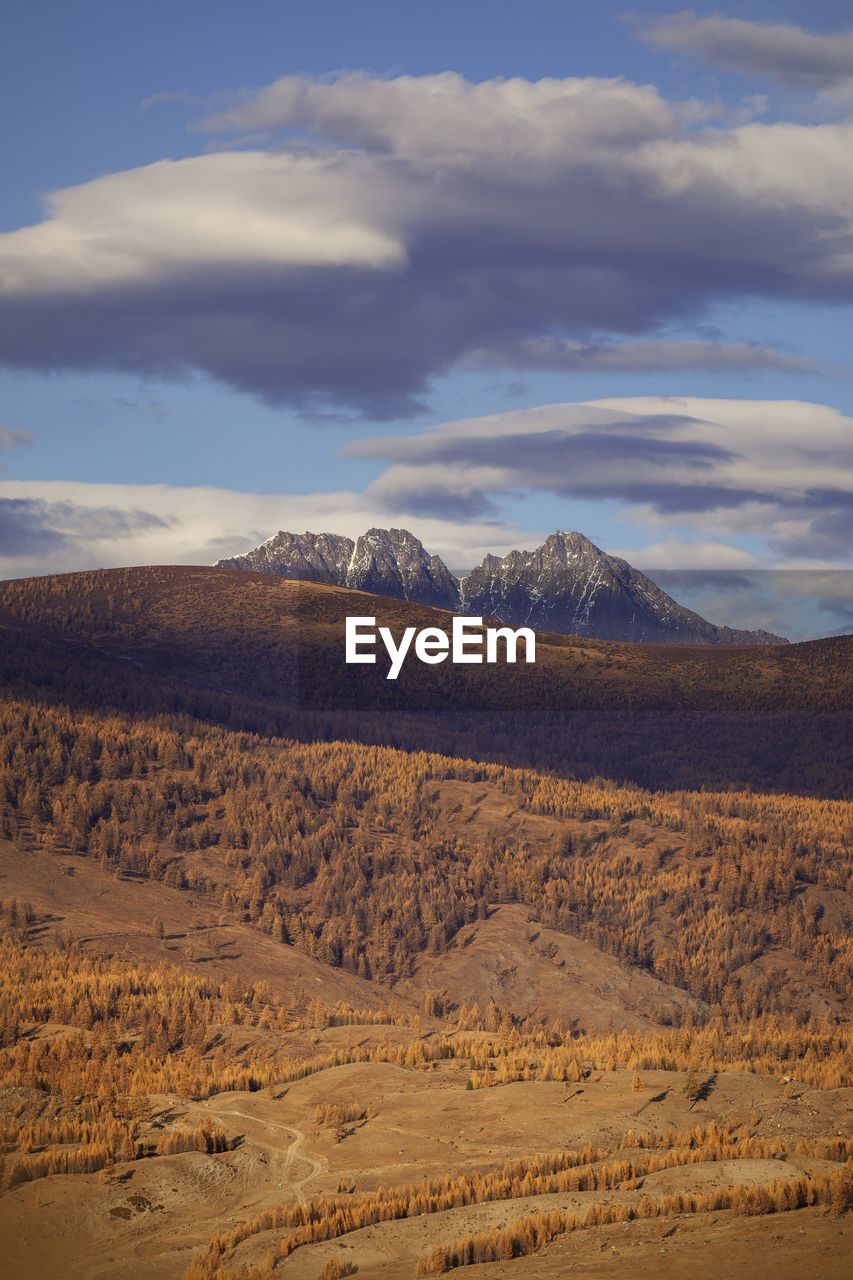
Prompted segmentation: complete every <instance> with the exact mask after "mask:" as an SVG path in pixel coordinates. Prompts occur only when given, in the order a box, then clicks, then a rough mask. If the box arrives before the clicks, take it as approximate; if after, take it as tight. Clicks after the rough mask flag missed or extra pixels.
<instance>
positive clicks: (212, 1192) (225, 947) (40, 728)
mask: <svg viewBox="0 0 853 1280" xmlns="http://www.w3.org/2000/svg"><path fill="white" fill-rule="evenodd" d="M0 608H2V613H0V626H2V631H0V637H2V646H0V676H2V696H0V923H2V930H0V934H1V935H2V936H0V961H2V966H3V983H2V987H0V1141H2V1144H3V1150H2V1167H0V1232H2V1233H3V1234H4V1238H8V1239H10V1240H12V1245H11V1248H10V1250H9V1252H8V1254H7V1261H8V1264H9V1266H10V1267H11V1274H12V1275H14V1276H15V1278H16V1280H36V1278H38V1280H42V1277H53V1276H57V1277H58V1276H59V1275H62V1276H63V1280H65V1278H66V1277H70V1280H93V1278H96V1277H103V1278H104V1280H136V1277H138V1276H139V1275H144V1276H145V1277H146V1280H147V1277H148V1276H150V1277H152V1280H238V1277H239V1280H272V1278H273V1277H278V1278H282V1277H283V1278H284V1280H287V1277H293V1280H314V1278H315V1277H316V1278H317V1280H320V1277H323V1280H339V1278H340V1277H341V1276H343V1275H347V1274H353V1272H352V1271H351V1270H350V1271H347V1269H346V1268H347V1267H348V1266H350V1267H351V1266H355V1267H357V1268H358V1271H359V1274H361V1275H364V1276H365V1277H373V1276H376V1277H385V1278H386V1280H403V1277H406V1280H408V1278H409V1277H412V1276H414V1275H415V1274H421V1275H423V1274H427V1275H432V1274H438V1273H440V1272H442V1271H446V1270H453V1269H456V1268H457V1267H460V1266H473V1265H476V1266H477V1270H476V1271H475V1272H474V1273H473V1274H474V1275H475V1276H483V1277H490V1276H497V1275H498V1274H501V1273H502V1269H503V1274H505V1275H509V1276H513V1275H515V1276H518V1280H538V1277H540V1276H544V1275H550V1274H570V1273H571V1272H572V1270H574V1271H578V1270H580V1271H581V1272H582V1273H583V1274H591V1275H592V1274H600V1275H601V1276H603V1277H604V1276H606V1277H610V1278H612V1280H617V1278H618V1280H622V1278H623V1277H624V1280H628V1277H629V1276H631V1277H633V1276H634V1275H649V1277H651V1275H652V1274H655V1275H656V1274H658V1272H656V1271H655V1266H656V1265H657V1264H658V1262H659V1261H660V1259H661V1257H665V1258H666V1262H667V1266H668V1267H671V1268H673V1269H675V1268H678V1267H689V1268H690V1269H691V1271H695V1273H696V1274H697V1275H705V1274H708V1271H707V1268H706V1261H707V1259H706V1258H705V1257H704V1255H702V1256H701V1257H700V1256H699V1254H700V1252H701V1250H700V1246H699V1244H698V1241H699V1240H700V1239H701V1240H703V1241H705V1242H706V1243H705V1244H704V1245H703V1246H702V1248H704V1250H705V1251H706V1252H707V1250H708V1249H709V1248H712V1247H713V1248H717V1247H719V1248H721V1249H725V1250H726V1253H727V1258H728V1259H729V1260H730V1261H731V1265H732V1268H734V1269H735V1270H737V1268H740V1271H741V1272H743V1270H744V1268H745V1267H747V1266H748V1267H749V1268H750V1270H749V1274H750V1275H756V1276H759V1277H761V1278H762V1280H763V1278H764V1277H766V1280H771V1277H772V1280H794V1277H795V1276H796V1275H798V1274H800V1272H801V1269H802V1268H803V1267H809V1266H811V1267H813V1268H818V1267H820V1268H822V1269H821V1270H820V1271H819V1274H821V1275H826V1276H828V1277H830V1280H835V1277H836V1276H838V1277H839V1280H840V1276H841V1275H842V1274H843V1271H842V1269H841V1268H840V1267H839V1266H838V1265H836V1260H838V1261H839V1262H840V1259H841V1258H842V1257H843V1256H844V1252H845V1247H846V1242H847V1241H848V1240H849V1232H850V1226H849V1222H850V1215H849V1214H846V1215H845V1214H844V1210H845V1207H846V1206H847V1205H848V1204H850V1203H851V1202H853V1183H851V1171H853V1165H851V1164H850V1157H851V1155H853V1147H851V1144H850V1141H849V1138H848V1136H847V1135H848V1130H849V1120H850V1114H851V1097H853V1090H851V1085H853V1078H851V1074H850V1061H851V1058H850V1039H849V1027H850V1023H849V1017H850V1007H849V991H850V986H851V978H853V938H851V932H852V931H851V921H853V891H851V878H850V832H851V806H850V804H849V803H848V802H847V801H845V800H844V799H843V798H840V797H842V796H843V795H844V793H845V791H846V790H847V788H848V787H849V782H850V771H849V767H848V765H847V762H846V757H845V755H844V749H845V746H846V730H845V725H847V727H848V728H849V710H850V668H849V652H850V651H849V645H848V642H845V641H829V642H822V643H818V644H811V645H794V646H790V647H786V648H784V649H779V648H773V649H762V648H760V647H759V648H755V647H753V648H749V649H739V648H730V649H725V650H724V649H721V648H719V647H714V648H708V649H699V648H696V647H688V646H684V647H683V648H682V647H673V646H653V645H649V646H631V645H616V644H610V643H607V642H604V641H587V640H584V641H578V640H571V639H568V638H566V637H560V636H543V637H540V644H539V660H538V662H537V665H536V667H535V668H527V667H517V668H515V669H513V668H504V667H501V668H493V669H491V670H490V671H489V673H488V678H486V673H485V672H484V671H483V670H480V671H477V670H476V669H473V668H468V669H466V668H458V669H448V668H435V667H434V668H430V669H426V668H423V669H419V667H412V668H411V669H406V670H405V671H404V673H403V675H401V677H400V680H399V681H398V682H396V683H395V682H392V681H388V680H386V679H385V676H384V672H383V671H382V670H380V669H375V670H374V669H371V668H361V669H355V671H354V670H353V669H347V668H346V667H344V666H343V663H342V655H343V643H342V640H343V637H342V620H343V618H344V616H346V614H347V613H348V612H358V613H375V615H376V616H377V618H378V619H380V620H382V621H384V622H386V623H387V624H388V625H389V626H391V627H392V628H393V629H394V630H395V632H398V631H399V629H400V627H402V626H404V625H427V624H429V623H436V622H438V623H439V624H440V623H441V622H442V621H445V624H446V619H447V615H445V614H442V613H440V612H438V611H435V610H432V609H429V608H426V607H424V606H419V605H413V604H411V603H407V602H403V601H395V600H389V599H387V598H383V597H371V596H368V595H365V594H363V593H357V592H353V591H349V590H346V589H342V588H338V587H332V586H316V585H309V584H299V583H294V582H289V581H286V580H281V579H276V578H273V577H270V576H268V575H261V574H258V575H255V574H247V573H243V572H237V571H229V570H216V569H169V568H159V569H149V570H121V571H112V572H103V573H93V574H79V575H69V576H67V577H55V578H43V579H34V580H30V581H26V582H13V583H6V584H2V587H0ZM354 674H357V676H358V679H356V680H354V681H353V683H352V685H351V686H350V685H348V684H347V680H348V678H349V677H350V676H352V675H354ZM504 677H506V679H504ZM697 728H698V730H699V733H700V735H701V736H700V737H697ZM543 737H544V738H545V739H547V741H544V742H543V741H542V739H543ZM727 740H732V745H731V747H730V748H729V749H727V750H725V751H720V749H719V748H720V746H721V745H724V744H725V743H726V742H727ZM640 744H642V747H641V745H640ZM540 760H545V761H547V762H548V766H547V767H545V768H543V767H541V765H540V764H539V763H538V762H539V761H540ZM622 762H627V764H625V765H623V763H622ZM641 771H644V772H645V773H646V774H647V775H652V774H653V775H654V776H655V777H657V779H658V782H657V784H656V785H654V786H649V785H646V786H640V785H638V783H637V782H636V781H635V780H632V778H631V773H632V772H634V773H639V772H641ZM715 771H716V772H715ZM714 776H722V777H725V779H726V782H725V785H724V786H722V787H720V788H719V789H715V787H714V786H713V785H711V784H710V781H709V780H710V779H712V778H713V777H714ZM762 776H763V777H765V778H768V779H770V780H771V783H772V788H771V789H768V790H765V791H762V790H761V789H760V788H757V787H756V786H755V781H756V779H760V778H761V777H762ZM744 779H746V780H748V781H749V783H750V785H749V786H745V785H743V781H744ZM685 780H687V781H685ZM797 782H799V784H800V785H799V786H798V785H796V784H797ZM784 783H789V784H790V783H794V785H787V786H786V785H783V784H784ZM809 790H810V791H811V794H807V791H809ZM771 1212H772V1213H773V1214H774V1226H773V1234H774V1237H776V1236H778V1239H779V1241H781V1242H783V1244H784V1249H783V1248H782V1245H781V1244H780V1247H779V1249H777V1248H776V1247H775V1245H772V1244H771V1245H768V1246H767V1247H766V1248H765V1249H764V1250H763V1252H762V1257H761V1260H760V1263H758V1264H757V1263H756V1259H755V1250H756V1242H757V1240H759V1239H760V1238H761V1237H760V1236H759V1234H758V1233H757V1230H756V1225H755V1215H763V1214H767V1213H771ZM777 1222H778V1224H779V1225H778V1226H777ZM602 1246H604V1248H602ZM664 1250H665V1251H666V1252H665V1254H664V1253H663V1252H662V1251H664ZM703 1268H706V1269H705V1270H703ZM785 1268H787V1270H786V1269H785ZM672 1274H678V1272H677V1270H673V1271H672ZM709 1280H710V1276H709Z"/></svg>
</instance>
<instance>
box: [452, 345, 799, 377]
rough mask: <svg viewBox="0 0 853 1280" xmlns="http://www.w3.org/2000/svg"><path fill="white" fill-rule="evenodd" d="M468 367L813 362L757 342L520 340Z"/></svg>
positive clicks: (655, 368)
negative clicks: (475, 365)
mask: <svg viewBox="0 0 853 1280" xmlns="http://www.w3.org/2000/svg"><path fill="white" fill-rule="evenodd" d="M468 359H469V362H470V363H472V364H482V365H499V366H502V367H504V368H513V369H542V370H546V369H554V370H564V371H565V372H573V373H575V372H576V373H654V372H661V373H663V372H678V371H680V370H691V371H697V372H698V371H703V372H710V373H734V372H739V373H745V372H749V371H751V370H760V369H778V370H779V371H781V372H783V373H790V374H807V373H813V372H814V371H815V370H816V368H817V361H816V360H813V359H811V358H810V357H808V356H802V355H797V354H795V353H793V352H786V351H779V350H777V349H775V348H773V347H768V346H765V345H763V344H762V343H760V342H720V341H716V340H711V341H708V340H705V339H695V338H688V339H654V338H650V339H646V340H643V341H626V342H613V341H609V340H607V339H598V338H596V339H586V340H582V339H574V338H555V337H550V336H547V337H542V338H524V339H522V340H521V341H520V342H517V343H515V344H513V343H505V344H504V345H503V346H502V347H497V348H493V349H491V350H480V351H474V352H472V353H471V354H470V356H469V357H468Z"/></svg>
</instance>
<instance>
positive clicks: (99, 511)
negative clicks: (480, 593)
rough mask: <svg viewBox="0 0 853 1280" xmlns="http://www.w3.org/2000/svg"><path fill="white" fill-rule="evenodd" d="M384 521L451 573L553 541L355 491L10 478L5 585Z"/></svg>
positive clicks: (196, 559)
mask: <svg viewBox="0 0 853 1280" xmlns="http://www.w3.org/2000/svg"><path fill="white" fill-rule="evenodd" d="M4 522H5V523H4ZM377 524H378V525H383V526H386V525H393V524H396V525H404V526H405V527H406V528H408V529H410V530H411V531H412V532H413V533H414V534H415V535H416V536H417V537H420V538H421V539H422V540H423V542H424V544H425V545H426V546H427V547H428V548H429V549H430V551H431V552H432V553H433V554H436V555H440V556H441V557H442V559H444V560H446V561H447V563H448V564H450V565H451V566H457V565H462V566H466V565H469V564H473V563H475V562H478V561H479V560H481V559H482V558H483V556H484V555H485V554H486V553H487V551H495V550H496V549H499V550H502V551H509V550H510V549H511V548H512V547H513V546H517V545H518V544H519V542H521V541H525V542H527V543H529V542H530V541H531V539H534V540H535V539H537V538H538V539H539V541H541V537H542V536H544V534H543V535H541V536H540V534H539V533H531V532H530V531H529V530H523V529H520V528H519V527H518V526H516V525H513V524H511V523H506V522H505V523H500V522H477V521H474V522H471V523H466V524H464V525H462V524H460V523H458V522H456V521H451V520H444V519H440V518H436V517H432V516H423V515H420V516H419V515H417V514H416V513H415V514H413V513H411V512H407V511H406V510H405V509H403V508H401V509H399V510H397V511H396V512H392V513H391V514H390V515H389V513H388V511H387V510H385V509H382V508H381V507H379V506H377V504H375V503H373V502H371V501H370V499H369V498H367V497H365V495H363V494H359V493H353V492H347V491H344V492H338V493H316V494H310V495H301V494H299V495H294V494H254V493H241V492H239V491H237V490H233V489H216V488H208V487H202V486H197V487H185V488H183V487H178V486H172V485H141V484H140V485H134V484H97V483H84V482H75V481H61V480H57V481H38V480H0V530H4V531H5V534H6V536H4V537H2V538H0V578H10V577H16V578H20V577H27V576H30V575H32V574H44V573H62V572H71V571H73V570H77V569H88V568H115V567H118V566H122V565H135V564H212V563H214V562H215V561H216V560H219V559H222V558H224V557H226V556H231V555H238V554H240V553H241V552H243V551H247V550H249V549H250V548H251V547H254V546H257V545H258V544H259V543H260V542H263V541H264V540H265V539H266V538H268V537H270V536H271V535H272V534H273V533H275V532H277V531H278V530H279V529H289V530H291V531H295V532H302V531H303V530H304V529H310V530H312V531H313V532H323V533H341V534H346V535H347V536H349V537H352V538H355V537H358V535H359V534H361V533H364V531H365V530H366V529H367V528H369V527H370V526H372V525H377ZM15 535H17V536H15ZM13 550H14V551H15V552H16V553H15V554H12V553H11V552H12V551H13Z"/></svg>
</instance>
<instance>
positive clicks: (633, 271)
mask: <svg viewBox="0 0 853 1280" xmlns="http://www.w3.org/2000/svg"><path fill="white" fill-rule="evenodd" d="M688 116H689V113H686V112H685V111H684V110H683V104H677V103H676V104H672V103H669V102H667V101H666V100H665V99H663V98H662V97H661V95H660V94H659V93H658V92H657V91H656V90H655V89H654V88H652V87H650V86H642V85H636V84H632V83H630V82H629V81H626V80H621V79H596V78H585V79H579V78H566V79H547V80H541V81H538V82H531V81H527V80H522V79H512V80H505V81H504V80H492V81H486V82H484V83H481V84H472V83H470V82H468V81H466V80H464V79H463V78H462V77H461V76H458V75H455V74H452V73H445V74H442V75H434V76H422V77H413V76H400V77H397V78H395V79H379V78H375V77H370V76H367V75H359V74H348V75H341V76H338V77H335V78H331V79H321V80H312V79H308V78H305V77H286V78H285V79H283V80H280V81H277V82H276V83H275V84H273V85H270V86H268V87H267V88H266V89H262V90H261V91H260V92H258V93H255V94H249V95H246V96H245V97H244V98H243V99H242V100H241V101H239V102H237V103H236V104H233V103H232V104H231V105H230V106H228V107H227V108H226V109H225V110H222V111H219V112H217V113H215V114H212V115H208V116H207V117H206V119H205V120H204V121H203V127H204V128H205V130H207V131H208V132H209V133H210V134H211V136H212V135H213V134H214V133H216V134H218V135H219V137H220V138H221V137H222V135H223V134H227V132H228V131H237V133H238V134H244V133H245V132H246V130H247V129H254V130H258V129H263V130H265V131H266V132H267V135H268V143H267V149H265V150H260V149H255V150H237V149H235V148H234V146H233V144H232V147H231V149H230V150H227V149H226V150H219V151H216V152H215V153H212V154H206V155H200V156H194V157H190V158H188V159H183V160H178V161H160V162H158V163H155V164H151V165H147V166H145V167H142V168H138V169H133V170H129V171H127V172H123V173H114V174H110V175H107V176H105V177H102V178H98V179H96V180H94V181H92V182H88V183H84V184H83V185H81V186H77V187H73V188H68V189H65V190H63V191H59V192H57V193H55V194H54V195H53V196H52V197H51V199H50V201H49V204H48V207H47V210H46V215H45V218H44V220H43V221H41V222H40V223H38V224H37V225H35V226H32V227H25V228H22V229H20V230H17V231H11V232H7V233H5V234H2V235H0V362H2V363H5V364H7V365H9V366H12V367H21V368H29V369H36V370H49V369H95V368H102V369H114V370H125V371H130V372H133V373H142V374H153V375H156V376H160V377H179V376H186V374H187V373H188V372H192V371H199V370H200V371H203V372H204V373H207V374H209V375H211V376H213V377H214V378H217V379H219V380H221V381H222V382H224V383H227V384H228V385H230V386H232V387H235V388H238V389H240V390H243V391H246V392H248V393H250V394H252V395H255V396H258V397H260V398H262V399H263V400H265V401H267V402H269V403H271V404H285V403H288V404H291V405H295V406H296V407H297V408H298V409H300V410H302V411H303V412H305V413H308V414H314V415H319V416H320V417H321V418H322V415H323V414H327V413H329V412H335V411H340V410H341V409H345V410H349V411H350V412H356V413H361V414H366V415H369V416H372V417H374V418H386V419H390V418H395V417H402V416H404V415H407V414H415V413H417V412H419V411H421V410H422V409H423V407H424V397H425V396H426V395H427V394H428V392H429V388H430V384H431V380H432V379H434V378H435V377H436V376H437V375H439V374H441V373H444V372H446V371H447V370H449V369H451V368H453V367H454V366H456V365H458V364H459V363H460V362H464V361H466V360H471V359H475V360H476V359H483V358H486V359H489V360H490V361H492V362H494V363H496V364H500V363H501V361H502V360H504V359H506V360H508V361H510V362H512V361H515V362H516V364H517V363H519V362H520V363H521V366H522V367H540V365H541V367H545V366H547V367H555V368H581V367H588V368H592V369H599V370H607V369H613V368H621V369H626V368H627V369H640V368H643V369H656V368H657V369H672V368H678V369H684V368H699V369H729V370H731V369H743V368H748V367H757V368H771V367H772V368H776V369H778V370H780V371H783V372H787V373H798V372H804V371H807V370H808V367H809V365H808V362H807V361H804V360H803V359H802V358H801V357H797V356H796V355H791V354H786V353H780V352H776V351H773V350H772V349H769V348H767V347H764V346H761V345H760V344H751V343H726V342H719V343H703V342H699V341H692V342H691V341H686V342H678V341H674V340H671V339H663V340H662V341H660V342H659V343H655V341H654V335H656V334H658V333H660V331H661V328H662V326H664V325H666V326H673V325H675V326H678V325H683V324H684V323H686V322H689V323H690V324H691V325H693V324H695V322H696V320H697V319H699V318H701V316H702V315H703V313H704V312H705V310H706V309H707V308H708V307H709V306H710V305H711V304H714V303H717V302H719V301H721V300H727V299H734V298H745V297H754V296H763V297H767V298H772V299H793V300H809V299H816V300H834V301H839V302H842V301H850V300H851V299H853V247H851V245H853V236H851V232H852V231H853V177H851V172H850V166H849V164H848V157H849V154H850V149H851V145H853V123H847V124H844V123H830V124H820V125H813V126H805V125H798V124H786V123H771V124H763V123H757V122H752V123H746V124H739V125H736V126H734V125H731V124H730V123H727V122H723V123H722V124H721V123H719V122H715V123H713V124H711V125H708V126H699V125H697V124H696V121H695V119H694V120H691V119H689V118H687V117H688ZM590 334H592V335H595V336H594V337H593V338H592V339H590V337H589V335H590ZM484 353H486V355H485V356H484Z"/></svg>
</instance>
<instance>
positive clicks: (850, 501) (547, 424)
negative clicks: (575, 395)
mask: <svg viewBox="0 0 853 1280" xmlns="http://www.w3.org/2000/svg"><path fill="white" fill-rule="evenodd" d="M348 452H350V453H351V454H353V455H355V456H359V457H371V458H383V459H386V460H387V461H388V462H390V463H391V465H390V466H389V467H388V468H387V470H386V471H384V472H383V473H382V475H380V476H379V478H378V479H377V480H376V481H374V483H373V484H372V485H371V486H370V488H369V489H368V494H369V495H370V496H371V497H372V498H373V499H375V500H376V501H378V502H380V503H384V504H386V505H387V506H389V507H390V506H393V505H395V504H399V503H404V504H407V505H409V506H410V507H414V508H415V509H417V510H419V511H421V512H427V511H433V512H435V513H441V514H444V515H448V516H451V515H464V514H465V512H469V513H471V514H477V513H482V512H489V511H491V512H496V511H497V510H498V504H499V502H500V501H501V500H502V499H504V498H506V497H507V496H508V495H513V494H523V493H536V492H548V493H552V494H556V495H559V496H562V497H564V498H567V499H585V500H593V501H595V500H597V501H603V500H611V501H618V502H620V503H621V504H622V505H623V509H624V510H625V512H626V515H627V518H628V519H630V520H632V521H633V522H634V523H635V524H638V525H640V526H645V527H646V528H655V529H658V530H667V529H669V530H673V531H674V530H677V536H678V538H679V539H683V538H684V537H685V536H688V537H690V538H695V537H697V536H702V537H707V536H708V535H714V537H715V538H717V539H724V538H727V537H731V538H735V539H738V538H743V537H745V536H749V537H751V538H753V539H754V538H758V539H760V540H761V541H762V543H763V545H764V546H765V548H766V550H767V554H768V556H772V557H773V558H775V559H777V560H778V559H779V557H781V558H782V562H783V563H792V564H793V563H796V564H800V563H804V564H811V563H824V562H826V563H830V564H831V563H838V562H845V563H846V562H849V561H850V559H851V547H853V419H852V418H849V417H847V416H845V415H844V414H843V413H841V412H840V411H839V410H837V409H834V408H832V407H831V406H829V405H819V404H809V403H806V402H802V401H762V400H723V399H708V398H699V397H690V396H679V397H674V396H642V397H629V398H616V399H608V400H598V401H591V402H588V403H585V404H555V405H543V406H540V407H539V408H535V409H522V410H515V411H510V412H507V413H502V414H495V415H490V416H488V417H483V418H475V419H469V420H466V421H461V422H447V423H444V424H442V425H440V426H438V427H434V428H431V429H429V430H427V431H424V432H421V433H419V434H417V435H396V436H385V437H374V438H371V439H368V440H363V441H360V442H358V443H356V444H353V445H351V446H350V447H349V450H348ZM690 531H692V533H691V532H690ZM712 540H713V539H712ZM727 563H728V562H727Z"/></svg>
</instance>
